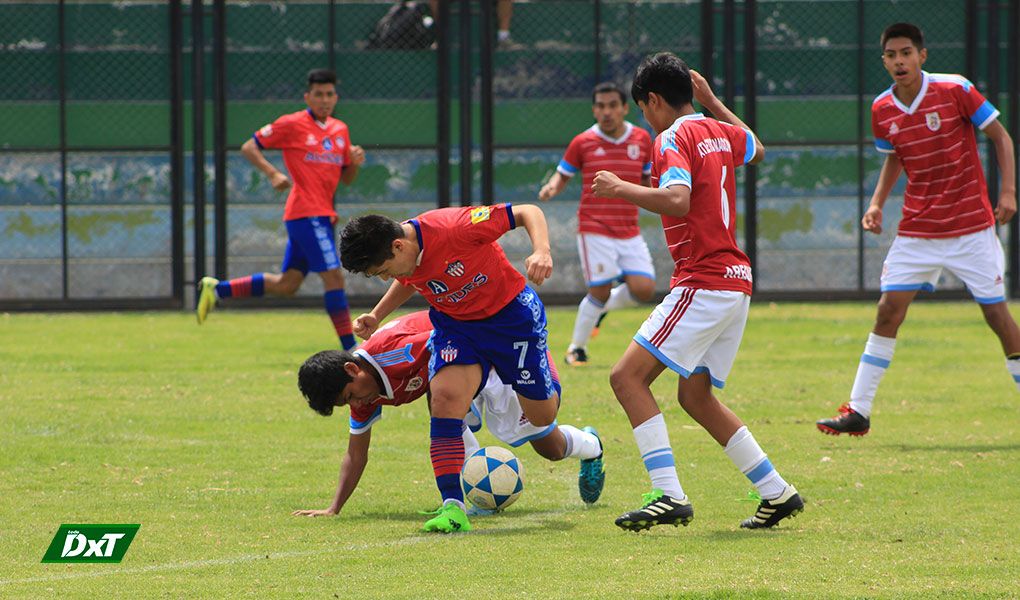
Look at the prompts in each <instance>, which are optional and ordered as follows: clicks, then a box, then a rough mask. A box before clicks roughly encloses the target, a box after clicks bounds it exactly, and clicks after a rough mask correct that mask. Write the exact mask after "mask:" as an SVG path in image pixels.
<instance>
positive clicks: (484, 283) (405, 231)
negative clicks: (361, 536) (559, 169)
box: [340, 204, 603, 533]
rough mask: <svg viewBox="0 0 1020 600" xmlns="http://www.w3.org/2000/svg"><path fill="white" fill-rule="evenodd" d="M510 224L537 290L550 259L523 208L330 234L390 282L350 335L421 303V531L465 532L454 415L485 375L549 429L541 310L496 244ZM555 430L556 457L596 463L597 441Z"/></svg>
mask: <svg viewBox="0 0 1020 600" xmlns="http://www.w3.org/2000/svg"><path fill="white" fill-rule="evenodd" d="M518 224H521V225H523V226H524V228H525V230H527V232H528V236H529V237H530V238H531V244H532V254H531V255H530V256H528V258H527V259H525V261H524V265H525V267H526V269H527V273H528V279H530V280H531V281H532V282H534V283H535V284H536V285H540V284H541V283H542V282H543V281H545V279H546V278H548V277H549V275H550V274H552V256H551V255H550V253H549V230H548V227H547V225H546V221H545V215H544V214H542V211H541V210H540V209H539V208H538V207H537V206H533V205H521V206H511V205H510V204H498V205H494V206H476V207H470V206H469V207H463V208H442V209H438V210H433V211H429V212H426V213H424V214H422V215H419V216H418V217H417V218H414V219H411V220H409V221H405V222H403V223H398V222H397V221H394V220H393V219H390V218H388V217H384V216H382V215H367V216H363V217H357V218H355V219H352V220H351V221H350V222H348V223H347V225H346V226H345V227H344V230H343V232H342V233H341V236H340V249H341V250H340V251H341V253H342V255H343V256H344V265H345V266H346V267H347V269H348V270H349V271H351V272H354V273H364V274H365V275H368V276H375V277H380V278H382V279H383V280H390V279H392V280H393V284H392V285H391V286H390V289H389V290H388V291H387V292H386V294H385V295H383V297H382V299H381V300H379V302H378V304H376V306H375V308H374V309H372V312H370V313H368V314H364V315H361V316H359V317H358V318H357V319H355V320H354V333H355V334H357V335H358V336H360V337H362V338H364V339H370V338H371V336H372V334H373V333H375V331H376V330H377V329H378V327H379V323H380V322H381V321H382V320H383V319H385V318H386V317H387V316H388V315H389V314H390V313H391V312H393V311H394V310H395V309H396V308H397V307H399V306H400V305H402V304H403V303H404V302H405V301H406V300H407V299H408V298H410V297H411V295H412V294H414V292H415V291H417V292H418V293H420V294H421V295H422V296H424V298H425V299H426V300H427V301H428V303H429V305H430V306H431V309H430V311H429V318H430V320H431V321H432V326H433V328H434V331H433V333H432V337H431V338H430V340H429V352H430V354H431V358H430V359H429V388H430V390H431V393H432V402H431V407H430V408H431V413H432V419H431V457H432V469H433V472H434V473H435V477H436V486H437V487H438V488H439V493H440V495H441V496H442V499H443V506H442V507H441V508H440V510H439V514H438V515H436V516H435V517H434V518H432V519H429V520H428V521H427V522H426V523H425V527H424V529H425V531H440V532H444V533H450V532H453V531H468V530H470V528H471V525H470V523H469V522H468V519H467V515H466V514H465V513H464V493H463V491H462V490H461V486H460V469H461V465H462V464H463V463H464V440H463V438H462V437H461V436H462V429H463V425H464V416H465V415H466V414H467V413H468V410H469V408H470V406H471V400H472V398H473V397H474V396H475V395H476V394H477V393H478V391H479V390H480V389H482V385H483V383H484V381H485V378H486V376H487V374H488V372H489V370H490V369H495V370H496V372H497V373H498V375H499V378H500V379H501V380H502V381H503V382H504V383H506V384H508V385H510V386H512V387H513V389H514V391H515V392H516V393H517V397H518V401H519V402H520V405H521V410H522V411H523V413H524V416H526V417H527V418H528V421H530V422H531V424H532V425H534V426H536V427H547V426H549V425H552V424H553V423H555V421H556V413H557V410H558V408H559V390H558V389H557V388H558V383H557V381H556V379H555V377H554V375H553V369H552V365H551V363H550V361H549V353H548V344H547V340H546V338H547V332H546V321H545V307H544V306H543V305H542V301H541V300H540V299H539V297H538V294H536V293H535V291H534V290H532V289H531V288H530V287H528V285H527V284H526V281H525V279H524V277H523V276H522V275H521V274H520V273H518V272H517V271H516V270H515V269H514V267H513V265H511V264H510V261H509V260H507V258H506V255H505V254H504V253H503V249H502V248H500V246H499V244H498V243H497V242H496V240H498V239H499V238H500V236H502V235H503V234H504V233H506V232H507V231H510V230H511V229H514V228H515V227H517V225H518ZM560 429H561V430H562V431H563V433H564V439H563V452H562V455H563V456H568V453H567V450H568V449H569V450H570V451H571V454H569V455H570V456H576V457H578V458H583V459H596V458H600V457H601V455H602V443H601V442H600V441H599V439H598V437H597V436H596V435H594V434H593V433H589V432H585V431H580V430H576V429H573V428H571V429H570V430H568V429H566V428H560ZM567 438H569V441H568V439H567ZM587 467H589V468H590V469H591V470H596V469H597V470H598V473H593V474H592V477H593V478H595V479H600V478H601V477H603V475H602V471H601V464H598V465H596V464H594V463H587ZM585 468H586V465H582V470H584V469H585ZM582 477H584V473H582Z"/></svg>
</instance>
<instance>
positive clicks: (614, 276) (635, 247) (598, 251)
mask: <svg viewBox="0 0 1020 600" xmlns="http://www.w3.org/2000/svg"><path fill="white" fill-rule="evenodd" d="M577 253H578V254H579V255H580V256H581V268H582V269H584V279H585V282H586V283H587V286H588V287H596V286H599V285H605V284H607V283H613V282H614V281H622V280H623V278H624V277H625V276H627V275H640V276H641V277H647V278H649V279H655V265H654V264H653V263H652V255H651V253H649V252H648V244H646V243H645V238H643V237H641V236H640V235H637V236H634V237H632V238H625V239H619V238H611V237H609V236H605V235H599V234H597V233H579V234H577Z"/></svg>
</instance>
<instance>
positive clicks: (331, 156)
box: [252, 109, 351, 221]
mask: <svg viewBox="0 0 1020 600" xmlns="http://www.w3.org/2000/svg"><path fill="white" fill-rule="evenodd" d="M252 137H253V138H254V139H255V143H256V144H258V146H259V148H262V149H263V150H265V149H267V148H268V149H275V150H281V151H282V152H283V164H284V165H286V166H287V172H289V173H290V179H291V182H292V183H293V184H294V185H293V186H292V187H291V188H290V194H289V195H288V196H287V205H286V206H285V207H284V209H283V220H284V221H291V220H293V219H303V218H305V217H335V216H336V210H334V209H333V194H334V193H336V186H337V184H338V183H340V171H341V170H343V168H344V166H345V165H349V164H350V163H351V136H350V132H349V131H347V125H346V124H345V123H344V122H343V121H341V120H339V119H334V118H333V117H329V118H327V119H326V123H325V124H323V123H320V122H319V121H318V120H316V118H315V117H314V116H313V115H312V112H311V111H310V110H307V109H306V110H302V111H298V112H296V113H291V114H289V115H283V116H282V117H280V118H279V119H277V120H275V121H273V122H272V123H270V124H269V125H266V126H265V127H263V128H262V129H259V130H258V131H256V132H255V135H253V136H252Z"/></svg>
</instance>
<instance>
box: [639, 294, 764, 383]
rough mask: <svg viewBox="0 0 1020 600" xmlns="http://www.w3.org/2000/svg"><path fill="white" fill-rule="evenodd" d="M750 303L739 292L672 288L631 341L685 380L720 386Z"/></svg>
mask: <svg viewBox="0 0 1020 600" xmlns="http://www.w3.org/2000/svg"><path fill="white" fill-rule="evenodd" d="M750 304H751V297H750V296H748V295H747V294H745V293H743V292H727V291H718V290H696V289H693V288H687V287H676V288H673V289H672V290H670V292H669V295H668V296H666V297H665V298H664V299H663V300H662V302H661V303H660V304H659V305H658V306H656V307H655V310H654V311H652V314H651V315H650V316H649V317H648V319H646V320H645V322H644V324H643V325H641V329H639V330H638V332H637V334H636V335H635V336H634V341H635V342H637V343H638V344H640V345H641V346H642V347H643V348H644V349H645V350H648V351H649V352H651V353H652V355H653V356H655V358H657V359H659V362H661V363H662V364H664V365H666V366H667V367H669V368H670V369H673V370H674V371H676V372H677V373H679V374H681V375H683V376H684V377H690V376H691V375H692V374H694V373H708V376H709V377H710V378H711V379H712V385H714V386H715V387H717V388H721V387H723V386H724V385H725V384H726V376H727V375H729V374H730V369H731V368H732V367H733V360H734V359H735V358H736V356H737V348H739V347H740V338H741V337H743V335H744V324H745V323H746V322H747V309H748V307H749V306H750Z"/></svg>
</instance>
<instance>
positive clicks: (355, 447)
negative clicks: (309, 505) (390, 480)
mask: <svg viewBox="0 0 1020 600" xmlns="http://www.w3.org/2000/svg"><path fill="white" fill-rule="evenodd" d="M371 442H372V430H371V429H369V430H368V431H366V432H365V433H362V434H359V435H353V434H352V435H351V436H350V438H349V439H348V440H347V454H345V455H344V457H343V460H341V461H340V482H339V483H338V484H337V487H336V495H335V496H334V497H333V503H332V504H330V505H329V508H326V509H310V510H295V511H294V512H292V513H291V514H292V515H295V516H298V517H331V516H333V515H335V514H338V513H339V512H340V509H341V508H343V507H344V504H346V503H347V499H348V498H350V497H351V494H353V493H354V490H355V488H357V487H358V482H359V481H361V475H362V473H364V472H365V466H366V465H368V446H369V444H371Z"/></svg>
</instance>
